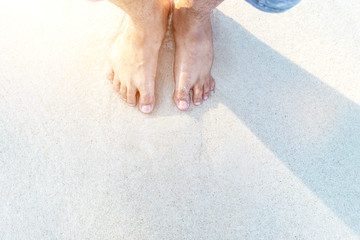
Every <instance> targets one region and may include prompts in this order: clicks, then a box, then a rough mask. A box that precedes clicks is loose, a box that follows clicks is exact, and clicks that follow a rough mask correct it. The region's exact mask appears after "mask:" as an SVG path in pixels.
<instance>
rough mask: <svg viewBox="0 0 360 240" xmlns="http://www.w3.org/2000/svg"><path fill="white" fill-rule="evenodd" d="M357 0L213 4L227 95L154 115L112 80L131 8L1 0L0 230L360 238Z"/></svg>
mask: <svg viewBox="0 0 360 240" xmlns="http://www.w3.org/2000/svg"><path fill="white" fill-rule="evenodd" d="M359 13H360V2H359V1H358V0H348V1H339V0H330V1H326V3H323V1H309V0H303V2H301V3H300V4H299V5H298V6H297V7H296V8H294V9H292V10H290V11H288V12H286V13H283V14H268V13H263V12H260V11H258V10H257V9H255V8H253V7H252V6H250V5H249V4H247V3H246V2H245V1H238V0H227V1H225V2H224V3H223V4H221V5H220V6H219V7H218V9H217V10H216V11H215V12H214V13H213V16H212V19H213V28H214V45H215V62H214V67H213V76H214V78H215V79H216V81H217V89H216V92H215V94H213V95H212V97H211V98H210V99H209V100H208V101H207V102H205V103H204V104H203V105H202V106H201V107H194V106H191V107H190V109H189V111H187V112H180V111H179V110H177V108H176V107H175V105H174V103H173V101H172V94H173V89H174V80H173V74H172V71H173V69H172V65H173V54H174V47H173V46H174V45H173V44H174V43H173V42H172V38H171V35H169V36H168V37H167V39H166V41H165V44H164V46H163V47H162V49H161V54H160V59H159V68H158V74H157V80H156V81H157V83H156V89H157V93H156V97H157V105H156V108H155V110H154V112H153V114H151V115H145V114H142V113H140V112H139V111H138V110H137V108H130V107H128V106H127V105H126V104H125V103H123V101H122V100H121V98H120V96H119V95H118V94H117V93H116V92H114V90H113V89H112V86H111V84H110V83H109V82H108V81H107V80H106V79H105V77H104V73H105V72H104V71H105V65H106V60H107V56H108V54H109V49H110V45H109V43H110V42H111V40H112V38H113V36H114V34H115V33H116V29H117V27H118V24H119V21H120V19H121V14H122V12H121V11H120V10H119V9H117V8H116V7H114V6H113V5H111V4H109V3H107V2H105V1H103V2H99V3H91V2H88V1H80V0H66V1H64V0H46V1H45V0H34V1H26V0H14V1H1V2H0V239H1V240H23V239H26V240H28V239H29V240H30V239H31V240H32V239H34V240H39V239H41V240H52V239H74V240H79V239H99V240H100V239H101V240H107V239H109V240H112V239H125V240H130V239H131V240H132V239H134V240H142V239H144V240H170V239H171V240H175V239H186V240H187V239H189V240H190V239H194V240H202V239H204V240H205V239H206V240H209V239H214V240H219V239H226V240H228V239H234V240H240V239H245V240H247V239H249V240H261V239H265V240H268V239H274V240H280V239H286V240H292V239H309V240H314V239H316V240H322V239H324V240H332V239H339V240H352V239H360V237H359V236H360V177H359V173H360V74H359V73H360V71H359V63H360V47H359V43H360V34H359V32H360V15H359Z"/></svg>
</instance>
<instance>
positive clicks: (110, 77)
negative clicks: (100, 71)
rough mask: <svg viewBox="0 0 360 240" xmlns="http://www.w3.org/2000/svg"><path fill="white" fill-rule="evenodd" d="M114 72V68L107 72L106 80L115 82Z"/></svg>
mask: <svg viewBox="0 0 360 240" xmlns="http://www.w3.org/2000/svg"><path fill="white" fill-rule="evenodd" d="M114 76H115V74H114V70H113V69H112V68H110V69H109V70H107V72H106V78H107V79H108V80H110V81H113V80H114Z"/></svg>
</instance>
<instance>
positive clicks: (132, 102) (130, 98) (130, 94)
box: [126, 87, 136, 107]
mask: <svg viewBox="0 0 360 240" xmlns="http://www.w3.org/2000/svg"><path fill="white" fill-rule="evenodd" d="M126 102H127V103H128V104H129V106H132V107H134V106H136V88H130V87H129V88H128V89H127V101H126Z"/></svg>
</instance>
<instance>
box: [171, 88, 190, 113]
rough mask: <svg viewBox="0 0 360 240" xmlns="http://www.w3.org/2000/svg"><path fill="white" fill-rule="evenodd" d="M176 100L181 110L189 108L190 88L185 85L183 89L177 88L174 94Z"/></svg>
mask: <svg viewBox="0 0 360 240" xmlns="http://www.w3.org/2000/svg"><path fill="white" fill-rule="evenodd" d="M174 101H175V104H176V106H177V107H178V108H179V109H180V110H182V111H185V110H187V109H188V108H189V106H190V95H189V90H187V89H186V88H185V87H184V88H183V89H179V90H176V91H175V95H174Z"/></svg>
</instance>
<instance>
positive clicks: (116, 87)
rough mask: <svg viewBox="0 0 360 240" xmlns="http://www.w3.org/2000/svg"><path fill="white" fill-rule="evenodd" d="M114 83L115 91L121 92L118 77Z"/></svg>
mask: <svg viewBox="0 0 360 240" xmlns="http://www.w3.org/2000/svg"><path fill="white" fill-rule="evenodd" d="M112 84H113V87H114V89H115V91H117V92H119V91H120V80H119V78H118V77H115V78H114V80H113V82H112Z"/></svg>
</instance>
